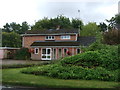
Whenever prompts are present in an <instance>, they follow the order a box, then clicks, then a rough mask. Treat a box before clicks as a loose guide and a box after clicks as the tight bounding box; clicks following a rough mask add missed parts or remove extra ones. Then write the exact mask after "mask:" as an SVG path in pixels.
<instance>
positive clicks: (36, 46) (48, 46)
mask: <svg viewBox="0 0 120 90" xmlns="http://www.w3.org/2000/svg"><path fill="white" fill-rule="evenodd" d="M31 47H34V48H37V47H46V48H47V47H57V48H58V47H80V46H31Z"/></svg>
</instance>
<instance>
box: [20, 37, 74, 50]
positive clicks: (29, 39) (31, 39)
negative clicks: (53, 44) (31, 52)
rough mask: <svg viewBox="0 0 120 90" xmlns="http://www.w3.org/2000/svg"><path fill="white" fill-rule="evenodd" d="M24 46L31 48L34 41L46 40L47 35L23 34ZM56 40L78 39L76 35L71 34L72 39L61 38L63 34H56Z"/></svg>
mask: <svg viewBox="0 0 120 90" xmlns="http://www.w3.org/2000/svg"><path fill="white" fill-rule="evenodd" d="M22 38H23V42H22V43H23V44H22V45H23V47H26V48H30V45H31V44H32V43H33V42H34V41H45V36H23V37H22ZM55 40H61V41H65V40H66V41H70V40H72V41H73V40H76V35H71V38H70V39H61V35H57V36H55Z"/></svg>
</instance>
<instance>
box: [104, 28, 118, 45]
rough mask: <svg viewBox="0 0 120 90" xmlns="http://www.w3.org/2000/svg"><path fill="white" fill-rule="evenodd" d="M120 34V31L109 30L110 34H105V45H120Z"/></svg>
mask: <svg viewBox="0 0 120 90" xmlns="http://www.w3.org/2000/svg"><path fill="white" fill-rule="evenodd" d="M119 36H120V32H119V30H109V31H108V32H105V33H103V43H106V44H109V45H116V44H120V37H119Z"/></svg>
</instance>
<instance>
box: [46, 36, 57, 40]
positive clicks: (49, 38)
mask: <svg viewBox="0 0 120 90" xmlns="http://www.w3.org/2000/svg"><path fill="white" fill-rule="evenodd" d="M47 37H48V38H47ZM52 37H53V38H52ZM45 40H55V36H45Z"/></svg>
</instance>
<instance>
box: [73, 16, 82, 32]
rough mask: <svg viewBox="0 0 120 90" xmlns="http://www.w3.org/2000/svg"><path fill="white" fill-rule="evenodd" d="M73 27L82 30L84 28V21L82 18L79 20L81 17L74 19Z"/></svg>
mask: <svg viewBox="0 0 120 90" xmlns="http://www.w3.org/2000/svg"><path fill="white" fill-rule="evenodd" d="M72 27H73V28H76V29H78V28H80V30H82V28H83V22H82V21H81V20H79V19H74V18H73V19H72Z"/></svg>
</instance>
